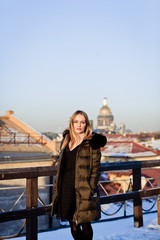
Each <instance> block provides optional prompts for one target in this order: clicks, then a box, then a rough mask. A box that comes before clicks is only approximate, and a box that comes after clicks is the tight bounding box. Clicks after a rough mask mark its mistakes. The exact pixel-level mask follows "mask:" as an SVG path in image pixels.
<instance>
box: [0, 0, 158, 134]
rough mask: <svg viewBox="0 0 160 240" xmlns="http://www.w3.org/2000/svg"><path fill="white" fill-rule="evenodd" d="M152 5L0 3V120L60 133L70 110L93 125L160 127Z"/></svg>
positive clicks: (150, 1) (149, 1)
mask: <svg viewBox="0 0 160 240" xmlns="http://www.w3.org/2000/svg"><path fill="white" fill-rule="evenodd" d="M159 12H160V1H159V0H130V1H129V0H56V1H55V0H0V34H1V36H0V89H1V90H0V115H1V116H3V115H5V112H6V111H7V110H13V111H14V112H15V116H17V117H19V118H20V119H22V120H24V121H25V122H27V123H29V124H30V125H31V126H32V127H34V128H36V129H37V130H39V131H58V130H59V129H61V130H64V128H65V127H67V126H68V120H69V117H70V116H71V115H72V113H73V112H75V111H76V110H77V109H82V110H84V111H86V112H87V114H88V116H89V118H90V119H92V120H93V121H94V127H95V126H96V124H97V119H96V118H97V115H98V113H99V109H100V108H101V106H102V100H103V98H104V97H106V98H107V99H108V106H109V107H110V109H111V110H112V113H113V115H114V120H115V123H116V125H117V126H119V125H120V124H121V123H125V125H126V128H128V129H131V130H133V131H135V132H138V131H157V130H160V14H159Z"/></svg>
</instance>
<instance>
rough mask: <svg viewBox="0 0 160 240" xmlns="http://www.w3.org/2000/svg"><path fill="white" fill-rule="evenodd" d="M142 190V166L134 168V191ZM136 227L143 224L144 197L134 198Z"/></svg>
mask: <svg viewBox="0 0 160 240" xmlns="http://www.w3.org/2000/svg"><path fill="white" fill-rule="evenodd" d="M138 190H141V168H135V169H133V191H138ZM133 203H134V227H142V226H143V214H142V199H141V198H140V197H138V198H136V199H134V201H133Z"/></svg>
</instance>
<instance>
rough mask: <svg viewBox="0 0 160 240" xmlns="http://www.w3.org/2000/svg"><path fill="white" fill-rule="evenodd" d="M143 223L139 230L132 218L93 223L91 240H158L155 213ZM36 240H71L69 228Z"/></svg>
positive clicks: (158, 231)
mask: <svg viewBox="0 0 160 240" xmlns="http://www.w3.org/2000/svg"><path fill="white" fill-rule="evenodd" d="M143 222H144V226H143V227H141V228H135V227H134V226H133V218H132V217H131V218H126V219H121V220H115V221H109V222H97V223H93V224H92V227H93V234H94V236H93V240H136V239H138V240H139V239H140V240H160V225H158V224H157V213H150V214H146V215H143ZM14 239H15V238H14ZM38 239H39V240H46V239H47V240H53V239H55V240H57V239H59V240H63V239H65V240H73V238H72V236H71V233H70V228H62V229H58V230H54V231H49V232H44V233H39V234H38ZM16 240H25V237H18V238H16Z"/></svg>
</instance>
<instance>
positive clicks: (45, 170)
mask: <svg viewBox="0 0 160 240" xmlns="http://www.w3.org/2000/svg"><path fill="white" fill-rule="evenodd" d="M157 166H160V160H150V161H131V162H121V163H102V164H101V171H102V172H104V171H111V170H128V169H135V168H151V167H157ZM56 172H57V167H56V166H48V167H31V168H12V169H0V180H7V179H19V178H32V177H41V176H53V175H56Z"/></svg>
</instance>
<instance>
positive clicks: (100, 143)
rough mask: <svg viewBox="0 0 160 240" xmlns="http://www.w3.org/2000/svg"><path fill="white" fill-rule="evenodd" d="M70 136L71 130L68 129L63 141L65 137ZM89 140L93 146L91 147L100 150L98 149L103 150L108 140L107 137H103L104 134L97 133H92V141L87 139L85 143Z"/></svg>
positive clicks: (64, 133)
mask: <svg viewBox="0 0 160 240" xmlns="http://www.w3.org/2000/svg"><path fill="white" fill-rule="evenodd" d="M67 134H69V130H68V129H66V130H65V131H64V132H63V139H64V137H65V136H66V135H67ZM87 140H89V141H90V144H91V147H92V148H93V149H98V148H101V147H104V146H105V145H106V143H107V138H106V136H104V135H102V134H99V133H95V132H92V136H91V139H86V140H84V141H87Z"/></svg>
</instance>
